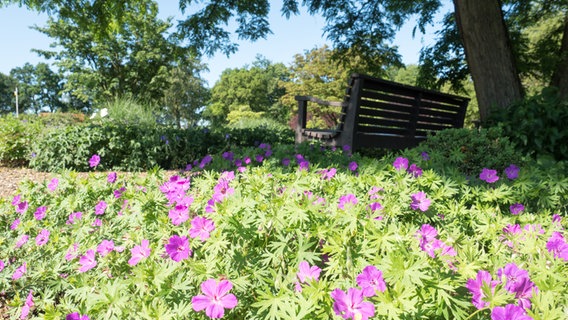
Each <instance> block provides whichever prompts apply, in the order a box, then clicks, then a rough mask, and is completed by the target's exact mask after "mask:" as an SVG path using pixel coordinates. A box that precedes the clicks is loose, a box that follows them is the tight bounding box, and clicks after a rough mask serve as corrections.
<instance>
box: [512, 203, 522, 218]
mask: <svg viewBox="0 0 568 320" xmlns="http://www.w3.org/2000/svg"><path fill="white" fill-rule="evenodd" d="M509 210H510V211H511V214H514V215H517V214H519V213H521V212H523V210H525V206H523V205H522V204H520V203H515V204H513V205H511V206H510V207H509Z"/></svg>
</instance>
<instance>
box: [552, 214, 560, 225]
mask: <svg viewBox="0 0 568 320" xmlns="http://www.w3.org/2000/svg"><path fill="white" fill-rule="evenodd" d="M552 222H553V223H558V224H561V223H562V217H561V216H560V215H559V214H553V215H552Z"/></svg>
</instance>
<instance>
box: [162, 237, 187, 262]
mask: <svg viewBox="0 0 568 320" xmlns="http://www.w3.org/2000/svg"><path fill="white" fill-rule="evenodd" d="M166 253H167V254H168V255H169V256H170V258H172V260H174V261H176V262H180V261H181V260H185V259H187V258H189V256H190V255H191V253H192V252H191V249H189V240H188V239H187V237H180V236H178V235H174V236H172V237H171V238H170V241H169V243H167V244H166Z"/></svg>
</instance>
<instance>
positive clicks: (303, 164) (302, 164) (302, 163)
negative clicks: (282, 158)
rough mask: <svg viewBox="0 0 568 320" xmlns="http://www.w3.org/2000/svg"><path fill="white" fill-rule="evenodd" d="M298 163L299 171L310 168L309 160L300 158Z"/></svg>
mask: <svg viewBox="0 0 568 320" xmlns="http://www.w3.org/2000/svg"><path fill="white" fill-rule="evenodd" d="M299 165H300V171H308V170H309V169H310V162H309V161H308V160H301V161H300V162H299Z"/></svg>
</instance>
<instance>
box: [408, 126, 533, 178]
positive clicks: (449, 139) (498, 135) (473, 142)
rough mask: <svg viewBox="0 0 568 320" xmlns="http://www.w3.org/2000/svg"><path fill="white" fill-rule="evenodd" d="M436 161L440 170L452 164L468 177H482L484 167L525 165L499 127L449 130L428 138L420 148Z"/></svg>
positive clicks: (499, 168) (498, 168) (500, 168)
mask: <svg viewBox="0 0 568 320" xmlns="http://www.w3.org/2000/svg"><path fill="white" fill-rule="evenodd" d="M418 149H419V150H421V151H426V152H428V153H429V154H431V155H432V158H433V159H437V161H439V162H438V163H439V164H440V167H439V168H443V167H444V166H445V165H448V164H450V165H451V167H453V168H457V169H458V170H459V171H460V172H462V173H464V174H466V175H468V176H476V175H479V173H480V172H481V170H482V169H483V168H492V169H495V170H503V169H505V168H506V167H508V166H509V165H510V164H512V163H513V164H516V165H517V166H519V165H521V164H522V163H523V158H522V155H521V153H520V152H519V151H518V150H517V149H516V148H515V145H514V144H513V143H512V142H511V141H509V138H507V136H506V135H505V134H504V132H503V131H502V130H501V129H500V128H497V127H493V128H487V129H486V128H481V129H466V128H462V129H447V130H443V131H440V132H438V133H436V135H433V136H429V137H428V139H427V140H426V141H425V142H423V143H421V144H420V146H419V147H418Z"/></svg>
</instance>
